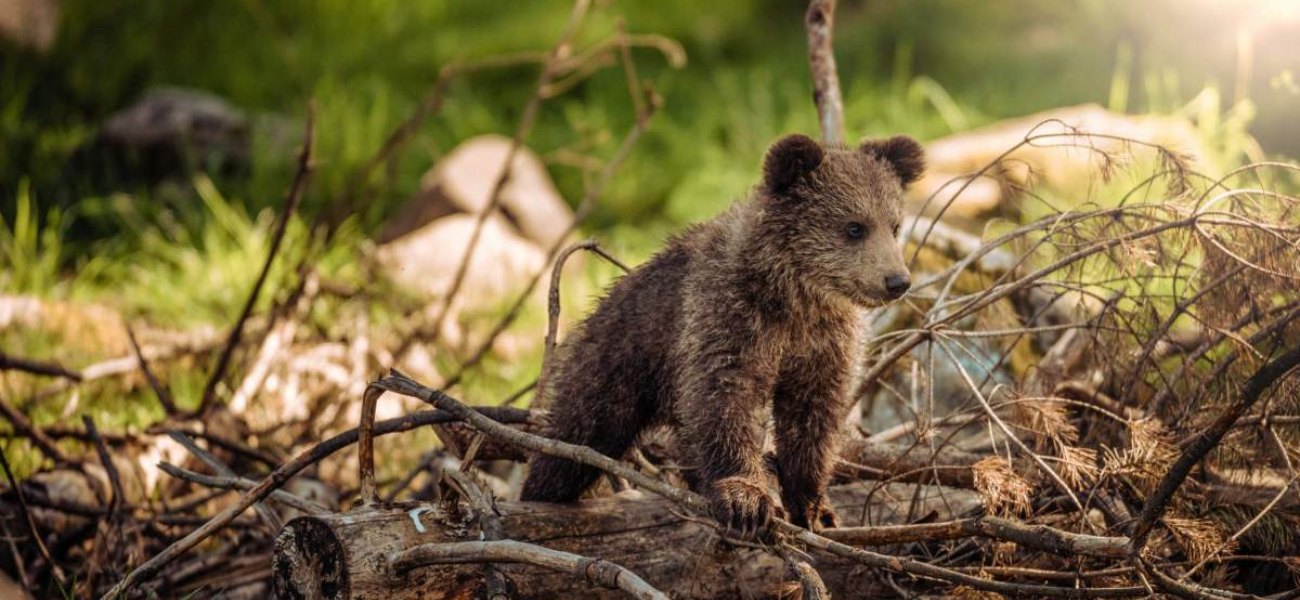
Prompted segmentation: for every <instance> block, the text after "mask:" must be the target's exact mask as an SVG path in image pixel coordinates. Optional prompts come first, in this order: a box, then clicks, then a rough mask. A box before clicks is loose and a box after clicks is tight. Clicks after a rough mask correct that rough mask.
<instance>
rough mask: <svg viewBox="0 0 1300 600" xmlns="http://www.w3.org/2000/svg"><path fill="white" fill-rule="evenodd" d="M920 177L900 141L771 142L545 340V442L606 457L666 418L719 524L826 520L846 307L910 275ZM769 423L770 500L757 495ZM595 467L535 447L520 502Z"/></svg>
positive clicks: (853, 341)
mask: <svg viewBox="0 0 1300 600" xmlns="http://www.w3.org/2000/svg"><path fill="white" fill-rule="evenodd" d="M923 169H924V164H923V157H922V150H921V146H920V145H919V144H918V143H917V142H916V141H915V140H913V139H911V138H909V137H905V136H896V137H893V138H890V139H887V140H873V141H867V142H864V143H862V145H861V146H859V147H858V148H857V149H844V148H830V147H823V146H822V145H821V144H819V143H817V142H816V141H814V140H812V139H811V138H809V137H807V136H803V135H790V136H787V137H784V138H782V139H780V140H778V141H777V142H776V143H775V144H773V145H772V147H771V149H769V150H768V153H767V157H766V158H765V159H764V163H763V181H762V183H761V184H760V185H759V186H757V187H756V188H755V190H754V191H753V193H752V194H751V197H750V199H749V200H747V201H744V202H739V203H737V204H736V205H734V206H732V207H731V209H730V210H728V211H727V212H725V213H723V214H722V215H720V216H718V217H716V218H714V219H713V220H712V221H709V222H707V223H703V224H700V225H695V226H693V227H691V228H690V229H688V230H687V231H685V232H684V233H681V234H679V235H677V236H675V237H673V238H672V239H671V240H670V241H669V242H668V245H667V247H666V248H664V249H663V250H662V251H660V252H659V253H658V254H656V255H655V256H654V258H652V259H651V260H650V261H649V262H647V263H646V264H644V265H642V266H641V267H640V268H638V269H636V270H635V271H633V272H632V273H631V274H629V275H627V276H625V277H623V278H622V279H621V280H620V281H619V282H618V283H617V284H616V285H614V286H613V288H612V289H611V290H610V291H609V294H608V296H606V297H605V299H604V300H602V301H601V302H600V305H599V306H598V307H597V308H596V311H595V312H594V313H592V314H591V316H589V317H588V318H587V319H586V321H585V322H584V323H583V324H582V325H581V326H580V328H579V329H578V330H577V331H575V332H574V333H573V334H572V335H571V336H569V339H568V340H567V341H566V342H565V343H564V344H563V345H562V346H561V349H560V351H559V353H558V354H557V362H556V363H555V371H554V375H553V377H552V383H553V384H554V385H553V387H552V386H548V387H550V388H551V389H549V390H546V391H545V393H547V394H548V396H549V397H550V398H552V399H553V402H554V404H553V406H552V409H551V415H550V425H549V429H548V431H547V434H548V435H549V436H550V437H553V438H555V439H559V440H563V441H565V442H569V443H573V444H581V445H585V446H590V447H592V448H594V449H596V450H597V451H599V452H601V453H603V454H605V455H607V456H611V457H614V458H621V457H622V456H623V455H624V454H625V453H626V452H627V451H628V449H629V448H631V447H632V445H633V444H634V443H635V442H636V440H637V436H638V435H639V434H640V433H641V432H642V431H643V430H645V429H646V428H647V427H650V426H652V425H661V424H667V425H671V426H673V427H675V428H676V430H677V433H678V438H679V440H680V445H681V447H682V450H683V451H684V453H685V456H683V457H682V459H683V460H684V461H685V462H687V463H689V464H691V465H692V466H694V467H695V468H696V469H697V470H696V472H695V474H694V477H693V484H694V487H696V489H697V490H698V491H699V492H700V493H702V494H704V495H705V496H706V497H707V498H708V499H709V500H710V502H711V504H712V510H713V512H714V516H715V517H716V518H717V519H718V520H719V521H721V522H722V524H723V525H724V526H727V527H730V528H732V529H733V530H739V531H742V532H747V533H752V532H754V531H756V530H758V529H759V528H763V527H766V526H767V525H768V523H769V521H770V519H771V518H773V517H775V516H783V515H786V514H788V515H789V518H790V520H791V521H792V522H794V523H795V524H797V525H800V526H804V527H808V526H813V527H815V528H821V527H833V526H834V525H835V515H834V513H833V512H832V510H831V507H830V504H829V503H828V502H827V500H826V488H827V482H828V480H829V479H830V475H831V468H832V466H833V464H834V459H835V456H836V450H837V438H838V437H839V436H838V433H839V427H840V424H841V423H843V422H844V418H845V416H846V414H845V413H846V411H847V410H848V408H849V407H850V405H851V404H852V398H851V394H852V390H853V385H854V383H855V382H854V378H855V369H856V367H857V365H858V362H859V361H858V357H859V348H861V347H862V340H861V335H862V332H861V331H860V329H861V327H860V322H861V317H862V312H863V309H864V308H867V307H872V306H879V305H881V304H884V303H886V302H888V301H891V300H895V299H897V298H899V297H901V296H902V295H903V294H904V293H905V292H907V289H908V288H909V287H910V285H911V280H910V278H909V275H908V270H907V266H906V265H905V264H904V263H903V256H902V250H901V248H900V246H899V241H898V237H897V236H898V228H899V223H900V220H901V219H902V197H903V188H904V186H907V185H908V184H910V183H912V182H914V181H916V180H917V178H919V177H920V176H921V172H922V170H923ZM769 418H771V420H772V421H773V423H774V433H775V440H776V457H775V470H776V478H777V481H778V482H779V484H780V488H781V506H775V505H774V504H773V502H772V501H771V500H770V499H769V498H770V497H769V496H768V494H767V487H766V482H767V474H768V466H767V461H766V460H765V459H764V456H763V441H764V436H765V432H766V426H767V423H768V420H769ZM599 475H600V473H599V471H597V470H596V469H594V468H591V467H587V466H584V465H581V464H578V463H575V462H572V461H568V460H565V459H561V458H555V457H551V456H538V457H536V458H535V460H534V461H533V463H532V470H531V472H530V474H529V476H528V480H527V481H526V482H525V483H524V489H523V499H524V500H539V501H550V502H568V501H573V500H575V499H577V498H578V496H579V495H580V494H581V493H582V492H583V491H584V490H585V489H586V488H587V487H589V486H590V485H591V484H592V483H593V482H595V481H596V479H597V478H598V477H599ZM783 507H784V510H782V508H783Z"/></svg>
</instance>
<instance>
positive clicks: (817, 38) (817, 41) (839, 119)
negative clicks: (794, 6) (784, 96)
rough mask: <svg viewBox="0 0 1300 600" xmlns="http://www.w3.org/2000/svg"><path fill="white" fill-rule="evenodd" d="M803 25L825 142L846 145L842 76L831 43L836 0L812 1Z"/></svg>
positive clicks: (814, 95)
mask: <svg viewBox="0 0 1300 600" xmlns="http://www.w3.org/2000/svg"><path fill="white" fill-rule="evenodd" d="M804 27H806V28H807V29H808V64H809V66H810V67H811V68H812V79H813V102H816V103H817V117H818V119H817V122H818V123H820V124H821V128H822V142H825V143H827V144H843V143H844V99H843V98H842V97H841V96H840V75H839V71H838V70H837V69H836V67H835V50H834V48H833V44H832V29H834V27H835V0H812V1H811V2H809V3H808V12H807V13H805V14H804Z"/></svg>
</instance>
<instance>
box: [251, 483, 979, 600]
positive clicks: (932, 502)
mask: <svg viewBox="0 0 1300 600" xmlns="http://www.w3.org/2000/svg"><path fill="white" fill-rule="evenodd" d="M913 494H917V495H918V498H919V501H918V502H917V504H916V505H915V507H913V511H914V512H913V513H912V515H911V516H912V518H914V517H916V516H921V515H925V514H927V513H930V512H931V511H933V512H935V513H937V514H938V515H939V517H938V518H941V519H943V518H952V517H957V516H960V513H963V512H966V511H968V510H969V509H971V508H974V507H975V506H977V505H978V499H977V498H976V497H975V495H974V494H972V493H971V492H969V491H966V490H955V489H950V488H941V487H935V486H925V487H918V486H916V485H910V484H887V485H884V484H882V485H877V484H871V483H855V484H850V485H843V486H837V487H835V488H833V489H832V491H831V499H832V501H833V502H834V504H835V507H836V509H837V510H838V512H839V514H840V518H841V522H842V523H843V524H844V525H845V526H863V525H876V524H900V523H905V522H907V521H908V520H909V515H908V514H907V513H906V512H905V511H906V510H907V507H908V506H909V504H911V503H910V502H908V501H907V499H910V498H911V497H912V496H913ZM899 499H903V501H899ZM498 511H499V512H500V514H501V516H500V525H501V529H502V534H503V536H502V537H503V538H504V539H514V540H520V541H524V542H529V543H532V544H537V545H541V546H545V547H547V548H550V549H554V550H560V551H564V552H570V553H573V554H579V555H582V556H585V557H590V558H599V559H603V560H605V561H609V562H611V563H614V564H617V565H620V566H622V567H624V568H626V569H628V570H630V571H632V572H633V573H635V574H636V575H638V576H640V577H641V578H643V579H645V580H646V581H647V582H648V583H649V584H650V585H651V586H653V587H654V588H656V589H658V590H660V591H662V592H664V593H666V594H668V595H669V596H671V597H674V598H693V599H706V598H736V597H745V598H752V597H771V596H774V595H776V594H778V593H780V592H782V591H789V590H792V589H795V588H797V587H798V586H799V582H798V580H797V578H795V576H794V575H793V574H791V573H790V572H789V571H788V570H787V569H786V566H785V563H784V561H783V560H782V558H781V557H780V556H778V555H776V554H775V553H772V552H769V551H767V550H764V549H761V548H758V547H757V546H753V547H748V546H737V545H733V544H730V543H728V542H726V541H723V540H722V539H721V538H720V537H719V536H718V534H717V531H716V529H715V528H714V527H713V524H712V521H711V520H709V519H707V517H705V518H695V517H692V516H690V515H688V514H686V513H684V512H683V511H682V510H681V509H680V508H679V507H677V506H676V505H674V504H673V503H672V502H670V501H668V500H663V499H660V498H653V497H646V496H640V495H636V494H635V493H634V494H633V495H628V494H624V495H621V496H617V497H608V498H599V499H593V500H587V501H584V502H581V503H577V504H546V503H534V502H501V503H499V504H498ZM480 539H482V538H481V530H480V528H479V526H478V523H477V519H475V518H474V517H473V515H471V514H468V513H467V512H464V509H463V508H460V507H453V506H450V505H446V504H444V505H440V506H439V505H432V504H423V503H402V504H394V505H389V506H383V507H379V508H360V509H355V510H353V511H350V512H346V513H339V514H333V515H324V516H308V517H300V518H298V519H295V520H293V521H291V522H290V523H289V524H288V525H286V526H285V528H284V530H283V531H282V532H281V534H280V537H279V538H278V539H277V540H276V548H275V559H274V562H273V577H274V587H275V593H276V597H277V598H280V599H290V598H292V599H295V600H317V599H328V600H335V599H348V600H363V599H379V598H382V599H384V600H414V599H416V598H420V599H442V598H477V597H480V593H481V589H482V586H483V578H482V573H483V566H482V565H480V564H447V565H432V566H427V567H419V568H416V569H413V570H411V571H410V572H409V573H406V574H398V573H397V572H396V569H393V568H391V565H390V559H391V558H392V557H394V556H395V555H396V554H397V553H398V552H401V551H403V550H408V549H410V548H413V547H416V546H420V545H423V544H430V543H447V542H458V541H474V542H477V541H479V540H480ZM814 558H815V559H816V564H815V567H816V569H817V571H818V572H819V573H820V574H821V576H822V578H823V580H824V581H825V583H826V585H827V587H828V588H829V590H830V591H831V593H832V595H833V597H835V598H864V597H870V596H872V595H873V594H875V593H876V592H882V591H883V589H885V588H883V584H880V583H878V582H877V581H876V580H875V579H874V577H872V576H871V573H870V571H869V570H868V569H866V568H864V567H863V566H862V565H860V564H857V563H851V562H848V561H844V560H841V559H836V558H834V557H830V556H821V555H818V556H815V557H814ZM496 568H497V569H499V570H500V571H501V572H503V573H504V574H505V575H506V577H508V578H509V580H510V582H511V586H512V587H513V589H514V592H513V595H512V597H513V598H516V599H523V598H571V597H583V598H625V597H627V596H626V594H625V593H624V592H622V591H619V590H612V589H603V588H596V587H592V586H591V585H590V584H589V583H587V582H586V581H583V580H582V579H579V578H577V577H575V576H574V575H573V574H571V573H567V572H560V571H555V570H548V569H545V568H542V567H537V566H532V565H523V564H498V565H497V566H496Z"/></svg>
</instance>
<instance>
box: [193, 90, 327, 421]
mask: <svg viewBox="0 0 1300 600" xmlns="http://www.w3.org/2000/svg"><path fill="white" fill-rule="evenodd" d="M315 121H316V107H315V104H312V105H310V106H308V109H307V132H306V133H305V134H304V135H303V142H302V151H301V152H299V154H298V171H297V173H296V174H295V175H294V178H293V184H292V185H291V186H290V187H289V194H288V196H286V198H285V201H284V210H283V211H281V212H280V215H279V217H278V218H277V219H276V222H275V226H274V228H273V229H272V233H271V247H270V248H269V249H268V250H267V253H266V261H265V262H263V263H262V270H261V272H260V273H258V275H257V280H256V281H255V282H254V283H253V289H252V290H250V291H249V293H248V299H247V300H245V301H244V308H243V309H242V310H240V312H239V318H237V319H235V325H234V326H233V327H231V328H230V335H229V336H228V337H226V343H225V345H223V346H222V348H221V354H220V355H218V357H217V364H216V366H215V367H213V369H212V373H211V374H210V375H208V380H207V383H205V384H204V385H203V395H202V396H200V399H199V405H198V407H197V408H195V409H194V414H196V415H202V414H205V413H206V412H207V409H208V407H209V406H210V405H211V404H212V401H213V399H214V398H215V397H216V392H217V386H218V385H220V384H221V380H222V378H224V377H225V374H226V369H227V368H229V366H230V359H231V357H232V356H233V355H234V353H235V348H236V347H238V346H239V341H240V339H242V337H243V335H244V324H245V323H247V322H248V318H249V317H250V316H252V314H253V307H254V306H256V305H257V298H258V296H260V295H261V293H262V286H264V285H265V284H266V280H267V278H268V277H269V276H270V274H271V266H272V265H274V264H275V259H276V256H278V255H279V254H280V245H281V244H282V243H283V242H284V235H285V233H286V232H287V231H288V230H289V223H290V222H291V221H293V216H294V213H296V212H297V210H298V203H299V201H300V200H301V199H302V193H303V190H305V189H306V187H307V179H308V177H309V176H310V174H311V170H312V145H313V144H314V142H315Z"/></svg>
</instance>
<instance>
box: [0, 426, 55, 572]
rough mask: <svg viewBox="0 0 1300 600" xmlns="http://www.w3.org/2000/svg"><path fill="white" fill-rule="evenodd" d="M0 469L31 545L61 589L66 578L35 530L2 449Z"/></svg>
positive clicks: (43, 539)
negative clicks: (25, 527)
mask: <svg viewBox="0 0 1300 600" xmlns="http://www.w3.org/2000/svg"><path fill="white" fill-rule="evenodd" d="M0 467H3V468H4V472H5V478H6V479H8V480H9V489H11V490H13V491H14V497H15V498H17V499H18V512H19V513H21V514H22V519H23V522H24V523H25V524H26V525H27V533H28V535H30V536H32V543H34V544H36V551H37V552H40V554H41V558H43V559H45V564H47V565H50V570H51V571H52V572H53V573H54V577H55V579H57V580H58V581H59V586H60V587H62V586H63V585H64V584H63V582H64V581H66V580H67V577H65V576H64V574H63V568H62V567H60V566H59V563H57V562H54V558H53V557H51V556H50V549H49V548H48V547H46V546H45V538H43V537H41V532H40V530H38V529H37V528H36V519H33V518H32V511H31V509H30V508H28V507H27V495H26V494H24V493H23V488H22V486H21V485H19V484H18V480H17V479H15V478H14V472H13V471H12V470H10V469H9V458H8V457H6V456H5V451H4V448H0Z"/></svg>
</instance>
